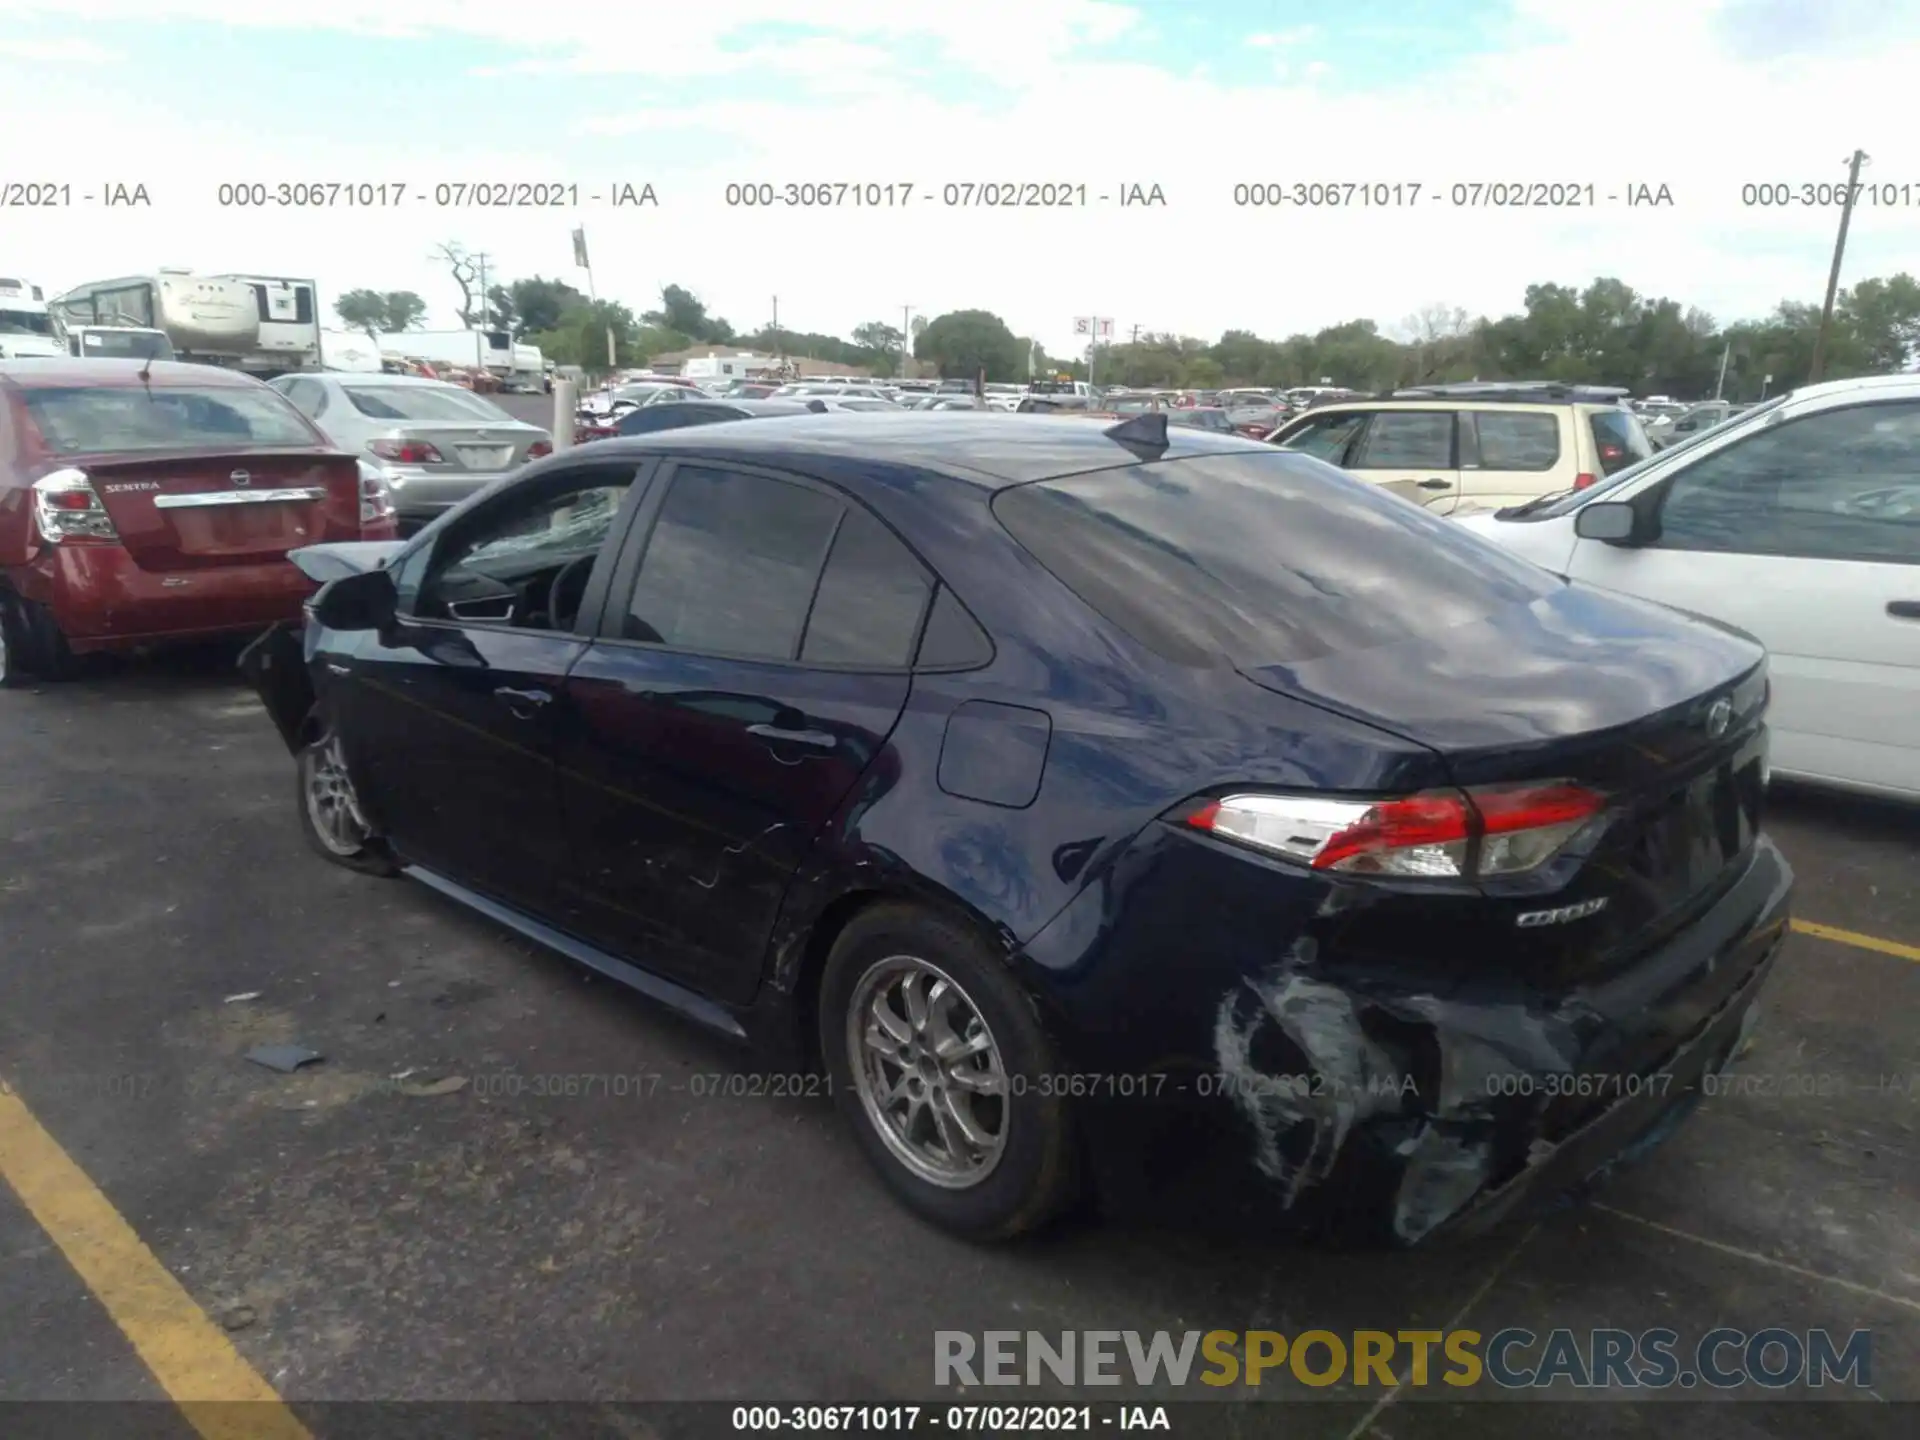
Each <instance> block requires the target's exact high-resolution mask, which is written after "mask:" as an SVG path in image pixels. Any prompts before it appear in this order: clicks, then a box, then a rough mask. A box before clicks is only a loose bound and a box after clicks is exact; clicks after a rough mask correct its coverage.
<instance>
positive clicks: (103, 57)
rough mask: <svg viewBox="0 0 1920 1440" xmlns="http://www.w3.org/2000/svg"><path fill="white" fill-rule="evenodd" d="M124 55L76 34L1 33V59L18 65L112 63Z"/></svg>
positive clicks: (116, 62)
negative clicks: (41, 36) (35, 36)
mask: <svg viewBox="0 0 1920 1440" xmlns="http://www.w3.org/2000/svg"><path fill="white" fill-rule="evenodd" d="M124 58H125V57H124V56H123V55H121V54H119V53H118V52H117V51H113V50H109V49H108V48H107V47H106V46H104V45H98V44H95V43H94V42H93V41H91V40H83V39H80V38H79V37H77V36H72V37H63V38H61V39H57V40H35V39H33V38H32V37H30V36H24V35H0V62H12V63H14V64H20V65H115V64H118V63H119V62H120V61H121V60H123V59H124Z"/></svg>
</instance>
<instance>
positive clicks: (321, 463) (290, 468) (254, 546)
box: [63, 450, 360, 570]
mask: <svg viewBox="0 0 1920 1440" xmlns="http://www.w3.org/2000/svg"><path fill="white" fill-rule="evenodd" d="M63 459H65V460H67V461H68V463H70V464H73V465H76V466H78V467H79V468H80V469H83V470H85V471H86V472H87V475H88V477H89V479H90V480H91V481H92V483H93V489H94V493H95V494H97V495H98V496H99V497H100V503H101V505H102V506H103V507H104V508H105V510H106V512H107V514H108V516H109V517H110V518H111V519H112V521H113V527H114V529H115V530H116V531H118V532H119V535H120V543H121V544H122V545H123V546H124V547H125V548H126V551H127V553H128V554H129V555H131V556H132V557H133V560H134V562H135V563H136V564H138V565H139V566H140V568H141V569H143V570H194V569H204V568H208V567H213V566H220V565H256V564H259V563H261V562H262V561H266V560H275V559H279V558H281V557H283V556H284V555H285V554H286V553H287V552H288V551H289V550H293V549H298V548H299V547H300V546H303V545H315V544H322V543H325V542H328V541H341V540H358V539H359V538H360V470H359V464H358V462H357V461H356V460H355V459H354V458H353V457H352V456H350V455H343V454H329V453H326V452H320V451H313V450H235V451H232V452H229V453H226V454H214V455H209V454H206V453H204V452H202V453H198V454H193V455H163V454H147V455H140V456H102V457H99V458H92V457H88V456H82V455H76V456H67V457H63Z"/></svg>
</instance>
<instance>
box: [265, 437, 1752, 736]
mask: <svg viewBox="0 0 1920 1440" xmlns="http://www.w3.org/2000/svg"><path fill="white" fill-rule="evenodd" d="M227 479H229V480H231V481H232V482H233V483H234V484H236V485H251V484H252V483H253V476H251V475H249V474H248V473H247V472H246V471H245V470H236V471H234V472H233V473H232V474H231V475H229V476H227ZM1721 728H1722V729H1725V728H1726V727H1725V726H1722V727H1721Z"/></svg>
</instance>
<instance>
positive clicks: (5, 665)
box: [0, 590, 32, 690]
mask: <svg viewBox="0 0 1920 1440" xmlns="http://www.w3.org/2000/svg"><path fill="white" fill-rule="evenodd" d="M28 655H29V650H28V640H27V635H26V626H25V625H23V624H22V623H21V620H20V609H19V602H18V601H16V600H15V599H14V598H13V596H12V595H10V594H8V593H7V592H6V591H4V590H0V690H17V689H19V688H21V687H22V686H24V685H27V684H29V683H31V681H32V675H31V674H30V669H31V667H30V666H29V665H28V663H27V661H28Z"/></svg>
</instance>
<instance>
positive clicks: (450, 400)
mask: <svg viewBox="0 0 1920 1440" xmlns="http://www.w3.org/2000/svg"><path fill="white" fill-rule="evenodd" d="M341 388H342V389H343V390H345V391H346V395H347V399H348V400H350V401H351V402H352V403H353V408H354V409H356V410H358V411H359V412H360V413H361V414H362V415H365V416H367V417H368V418H369V419H373V420H427V421H433V420H451V421H456V422H458V423H460V424H465V425H471V424H473V423H474V422H475V421H479V422H481V423H482V424H485V423H487V422H489V421H491V422H492V423H494V424H496V425H511V424H513V423H515V422H514V418H513V417H512V416H511V415H509V414H508V413H507V412H506V411H504V410H502V409H501V408H500V407H499V406H498V405H495V404H492V403H491V402H489V401H486V400H482V399H481V398H480V397H479V396H477V395H475V394H473V393H472V392H471V391H467V390H462V389H459V388H458V387H457V386H453V385H447V386H440V385H344V386H342V387H341Z"/></svg>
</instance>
